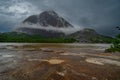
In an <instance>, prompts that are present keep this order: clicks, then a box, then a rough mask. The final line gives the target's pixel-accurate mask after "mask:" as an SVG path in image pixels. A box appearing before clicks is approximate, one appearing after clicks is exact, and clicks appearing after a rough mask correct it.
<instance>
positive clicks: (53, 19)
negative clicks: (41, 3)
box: [23, 10, 73, 28]
mask: <svg viewBox="0 0 120 80" xmlns="http://www.w3.org/2000/svg"><path fill="white" fill-rule="evenodd" d="M23 23H32V24H39V25H40V26H43V27H49V26H52V27H58V28H67V27H73V26H72V25H71V24H70V23H69V22H67V21H66V20H65V19H64V18H62V17H60V16H59V15H58V14H57V13H56V12H55V11H52V10H51V11H44V12H42V13H40V14H39V15H32V16H30V17H28V18H27V19H25V20H24V21H23Z"/></svg>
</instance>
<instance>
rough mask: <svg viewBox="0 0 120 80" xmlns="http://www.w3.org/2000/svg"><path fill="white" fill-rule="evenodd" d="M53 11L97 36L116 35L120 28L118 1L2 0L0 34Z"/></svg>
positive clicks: (0, 5) (119, 2)
mask: <svg viewBox="0 0 120 80" xmlns="http://www.w3.org/2000/svg"><path fill="white" fill-rule="evenodd" d="M45 10H54V11H56V12H57V13H58V14H60V15H61V16H62V17H64V18H65V19H66V20H68V21H69V22H70V23H71V24H76V25H79V26H78V27H81V26H82V27H83V28H86V27H89V28H93V29H95V30H97V32H99V33H100V34H104V35H110V36H113V35H116V34H118V33H119V31H118V30H116V29H115V27H116V26H120V18H119V17H120V0H1V1H0V18H1V19H0V32H1V31H2V32H3V31H10V30H12V29H13V27H14V26H16V25H17V24H19V23H21V22H22V21H23V20H24V19H26V18H27V17H28V16H30V15H33V14H39V13H41V12H42V11H45Z"/></svg>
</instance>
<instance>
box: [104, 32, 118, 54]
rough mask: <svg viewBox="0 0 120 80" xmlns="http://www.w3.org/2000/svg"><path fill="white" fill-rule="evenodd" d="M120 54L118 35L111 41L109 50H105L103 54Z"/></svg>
mask: <svg viewBox="0 0 120 80" xmlns="http://www.w3.org/2000/svg"><path fill="white" fill-rule="evenodd" d="M116 51H117V52H120V34H119V35H118V36H116V38H114V39H113V41H112V45H111V47H110V48H109V49H106V50H105V52H116Z"/></svg>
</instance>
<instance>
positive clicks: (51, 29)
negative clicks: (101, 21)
mask: <svg viewBox="0 0 120 80" xmlns="http://www.w3.org/2000/svg"><path fill="white" fill-rule="evenodd" d="M14 32H17V33H25V34H29V35H33V36H34V35H39V36H41V37H44V38H46V39H47V38H64V39H66V38H67V39H75V40H74V41H77V42H80V43H104V42H107V43H110V42H111V40H112V38H110V37H107V36H103V35H100V34H99V33H97V32H96V31H95V30H94V29H89V28H85V29H81V30H80V29H77V30H76V29H75V27H74V26H73V25H71V24H70V23H69V22H68V21H66V20H65V19H64V18H62V17H60V16H59V15H58V14H57V13H56V12H55V11H44V12H42V13H40V14H39V15H32V16H29V17H28V18H26V19H25V20H24V21H23V22H22V23H21V24H20V25H19V27H18V28H16V29H15V30H14Z"/></svg>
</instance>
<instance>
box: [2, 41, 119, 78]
mask: <svg viewBox="0 0 120 80" xmlns="http://www.w3.org/2000/svg"><path fill="white" fill-rule="evenodd" d="M108 47H110V44H55V43H54V44H47V43H46V44H45V43H44V44H38V43H31V44H30V43H0V80H120V53H117V52H116V53H104V50H105V49H106V48H108Z"/></svg>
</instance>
